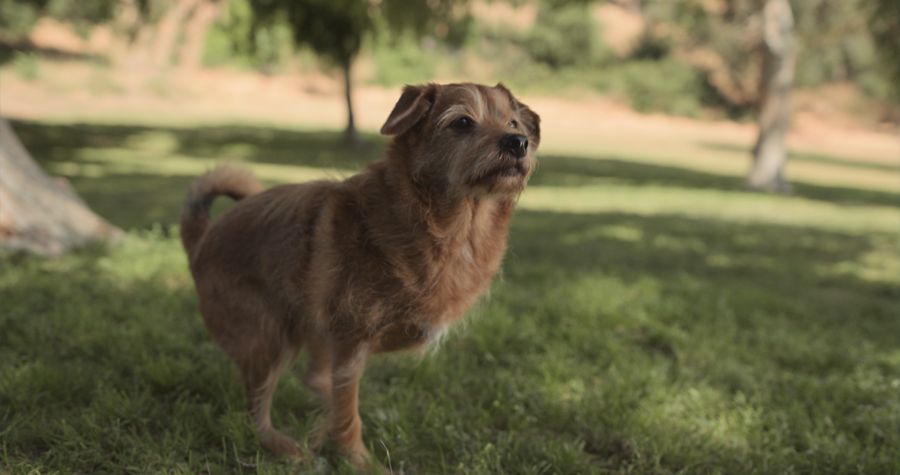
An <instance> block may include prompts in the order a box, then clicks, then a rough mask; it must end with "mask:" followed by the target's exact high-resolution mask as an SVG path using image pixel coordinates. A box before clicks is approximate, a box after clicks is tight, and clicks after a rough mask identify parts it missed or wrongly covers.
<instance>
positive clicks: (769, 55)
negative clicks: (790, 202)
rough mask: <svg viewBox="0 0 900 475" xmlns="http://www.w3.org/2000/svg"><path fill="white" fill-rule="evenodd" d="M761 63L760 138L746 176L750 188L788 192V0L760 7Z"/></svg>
mask: <svg viewBox="0 0 900 475" xmlns="http://www.w3.org/2000/svg"><path fill="white" fill-rule="evenodd" d="M762 26H763V34H762V48H763V54H764V56H763V64H762V80H761V81H760V95H759V96H760V106H759V112H758V114H757V122H758V124H759V135H758V138H757V140H756V145H755V146H754V147H753V165H752V167H751V169H750V173H749V175H748V176H747V185H748V186H749V187H751V188H756V189H764V190H768V191H776V192H782V193H783V192H789V191H790V185H789V184H788V182H787V180H786V179H785V176H784V166H785V163H786V162H787V145H786V143H785V136H786V135H787V131H788V128H789V127H790V121H791V87H792V86H793V82H794V63H795V61H796V56H795V51H794V38H793V36H794V17H793V14H792V13H791V6H790V4H788V2H787V0H766V4H765V7H763V25H762Z"/></svg>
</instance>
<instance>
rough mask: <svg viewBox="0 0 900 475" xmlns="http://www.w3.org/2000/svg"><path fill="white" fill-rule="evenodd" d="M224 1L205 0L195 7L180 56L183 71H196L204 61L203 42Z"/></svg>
mask: <svg viewBox="0 0 900 475" xmlns="http://www.w3.org/2000/svg"><path fill="white" fill-rule="evenodd" d="M221 7H222V2H220V1H217V0H203V1H201V2H200V4H199V5H197V8H195V9H194V14H193V15H191V18H190V20H188V23H187V25H186V26H185V30H184V44H182V45H181V52H180V54H179V57H178V66H179V68H181V69H182V70H183V71H196V70H197V69H200V66H201V65H202V63H203V43H204V41H205V40H206V33H207V32H208V31H209V27H210V26H212V24H213V22H214V21H216V17H217V16H218V15H219V10H220V9H221Z"/></svg>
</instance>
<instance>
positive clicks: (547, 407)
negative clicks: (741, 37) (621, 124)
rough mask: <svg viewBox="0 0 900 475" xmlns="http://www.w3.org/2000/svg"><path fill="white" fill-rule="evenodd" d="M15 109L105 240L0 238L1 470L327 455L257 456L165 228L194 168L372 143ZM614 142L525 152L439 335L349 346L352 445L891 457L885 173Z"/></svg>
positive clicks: (716, 456) (270, 463) (777, 461)
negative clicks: (466, 306)
mask: <svg viewBox="0 0 900 475" xmlns="http://www.w3.org/2000/svg"><path fill="white" fill-rule="evenodd" d="M15 126H16V128H17V130H18V131H19V132H20V135H21V137H22V139H23V141H24V142H25V143H26V145H27V146H28V148H29V149H30V150H31V151H32V153H33V154H34V155H35V157H36V158H37V159H38V160H40V161H41V164H42V165H43V166H44V167H45V168H47V169H48V170H50V171H52V172H53V173H56V174H59V175H62V176H66V177H68V178H69V179H70V180H71V181H72V183H73V185H74V186H75V188H76V189H77V191H78V192H79V193H80V194H81V195H82V196H83V197H84V198H85V199H86V200H87V201H88V203H89V204H90V205H91V206H92V207H93V208H94V209H95V210H97V211H98V212H100V213H101V214H103V215H104V216H106V217H108V218H109V219H110V220H112V221H113V222H114V223H116V224H118V225H119V226H122V227H124V228H125V229H126V230H127V231H128V233H127V236H126V238H125V239H124V241H123V242H122V243H121V244H120V245H118V246H116V247H114V248H110V249H103V248H95V249H87V250H84V251H81V252H79V253H75V254H72V255H69V256H66V257H64V258H62V259H58V260H42V259H35V258H25V257H21V256H6V257H2V258H0V329H2V331H0V472H3V471H8V472H10V473H28V472H29V471H31V470H34V471H39V472H41V473H44V472H62V473H69V472H78V473H101V472H105V473H123V472H129V471H140V472H153V473H157V472H163V471H170V472H177V473H200V472H208V473H291V472H295V471H297V470H300V471H309V472H315V473H323V472H325V473H327V472H328V471H329V467H330V466H331V465H332V464H334V461H333V460H331V461H329V459H328V458H327V457H317V458H315V459H312V460H311V461H309V462H308V463H306V464H301V465H300V466H295V465H291V464H287V463H284V462H283V461H280V460H278V459H275V458H273V457H271V456H269V455H267V454H265V453H261V452H259V445H258V443H257V441H256V440H255V439H254V436H253V433H252V432H251V431H250V429H249V424H248V421H247V418H246V416H245V414H244V400H243V396H242V395H241V392H240V390H239V387H238V384H237V383H236V379H235V375H234V371H233V370H232V369H231V366H230V364H229V362H228V360H227V359H226V357H225V356H224V355H223V354H222V353H221V352H220V351H219V350H218V349H217V348H216V347H215V345H214V344H213V343H212V341H211V340H210V338H209V337H208V335H207V334H206V331H205V330H204V328H203V325H202V322H201V319H200V316H199V314H198V312H197V309H196V300H195V297H194V292H193V288H192V284H191V280H190V276H189V275H188V272H187V269H186V264H185V259H184V256H183V253H182V251H181V248H180V244H179V242H178V237H177V228H176V227H175V223H176V222H177V218H178V215H179V211H180V207H181V203H182V199H183V196H184V192H185V190H186V188H187V186H188V184H189V183H190V181H191V180H192V179H193V177H194V176H196V175H197V174H199V173H202V172H203V171H205V170H207V169H208V168H209V167H211V166H213V164H215V163H217V162H218V161H220V160H225V159H227V160H230V161H234V162H238V163H242V164H244V165H246V166H249V167H251V168H252V169H253V170H254V171H255V172H256V173H257V174H259V175H260V176H261V177H262V178H263V179H264V180H266V181H267V182H268V183H271V184H275V183H283V182H293V181H304V180H309V179H315V178H322V177H341V176H346V175H347V174H349V173H352V172H353V171H354V170H357V169H359V168H360V167H361V166H364V164H365V163H367V162H368V161H370V160H372V159H374V158H375V157H377V156H378V155H379V154H380V153H381V143H380V142H378V141H377V139H375V138H373V137H370V140H372V141H373V143H372V144H371V145H370V146H368V147H364V148H362V149H354V148H344V147H342V146H340V145H337V142H338V140H339V137H340V134H339V133H336V132H330V131H294V130H287V129H282V128H269V127H249V126H246V127H245V126H231V127H206V126H204V127H189V126H179V127H175V128H169V127H165V126H146V125H141V124H135V125H131V126H111V125H103V124H82V125H78V126H63V125H60V124H48V123H18V124H15ZM726 153H731V152H726ZM631 158H633V157H631V156H630V155H629V154H628V153H627V150H624V151H622V152H621V153H605V152H602V151H601V152H596V153H595V154H593V155H590V156H585V154H581V155H579V154H572V155H567V154H561V153H556V154H554V153H550V152H548V153H546V154H545V156H544V158H543V159H542V163H541V167H540V168H539V170H538V173H537V175H535V177H534V180H533V182H532V185H531V187H530V188H529V190H528V191H527V192H526V193H525V194H524V195H523V196H522V198H521V202H520V207H519V208H520V209H519V210H518V211H517V213H516V215H515V218H514V221H513V225H512V231H511V237H510V248H509V253H508V256H507V259H506V262H505V265H504V270H503V272H502V274H501V276H500V278H499V279H498V280H497V282H496V283H495V285H494V287H493V289H492V291H491V293H490V296H489V297H488V298H486V299H485V300H484V302H483V303H482V304H480V305H479V306H478V308H476V309H475V310H474V311H473V312H472V314H471V315H470V316H469V317H468V318H467V320H466V323H465V324H464V325H462V326H461V327H460V328H458V329H457V330H456V331H454V332H452V334H451V336H450V337H449V339H448V341H447V342H446V343H445V344H444V346H443V347H442V348H441V350H440V351H439V352H437V353H435V354H433V355H431V356H429V357H427V358H425V359H418V358H415V357H412V356H409V355H390V356H386V357H382V358H377V359H375V360H374V361H373V362H372V364H371V366H370V368H369V370H368V372H367V374H366V377H365V380H364V383H363V392H362V400H361V406H362V413H363V418H364V423H365V427H366V429H365V431H366V439H367V442H368V443H369V445H370V449H371V450H372V451H373V452H374V453H375V454H377V456H378V458H379V459H380V460H381V461H382V463H383V464H385V465H389V466H390V467H391V468H392V469H393V470H394V471H395V472H397V473H400V472H401V471H403V472H404V473H484V474H488V473H490V474H494V473H609V472H614V473H674V472H680V473H849V472H852V473H898V472H900V458H898V457H897V454H898V453H900V431H898V430H897V428H898V427H900V396H898V395H900V351H898V350H897V335H900V318H898V315H900V290H898V289H900V248H898V236H900V210H898V207H897V202H898V201H897V200H898V198H900V192H898V191H900V190H893V191H892V190H888V189H883V188H881V187H880V185H878V184H874V185H872V186H864V183H863V182H865V180H857V178H858V177H857V178H852V173H849V172H848V175H847V176H851V178H849V179H847V180H844V181H842V182H841V184H840V186H823V185H822V184H821V183H818V182H816V180H810V181H804V180H803V179H800V180H798V183H797V187H796V194H795V195H793V196H773V195H765V194H758V193H752V192H747V191H745V190H743V188H742V186H741V181H740V177H739V176H737V175H733V176H732V175H729V174H728V173H731V172H728V173H724V174H723V173H708V172H706V171H701V169H702V165H700V162H698V163H697V165H696V168H691V167H684V166H681V165H679V166H674V165H673V164H679V163H682V162H678V161H674V162H672V163H668V162H667V163H663V162H660V161H657V162H651V161H648V160H644V159H640V158H637V159H635V160H631ZM820 158H824V159H825V161H826V162H828V161H829V160H831V161H830V162H828V166H830V167H839V168H845V169H847V170H850V169H854V168H860V167H857V166H856V165H853V164H850V165H846V164H844V165H842V164H841V163H842V160H846V158H845V157H820ZM863 169H865V170H867V172H868V171H873V170H874V169H873V168H867V169H866V168H864V167H863ZM878 171H881V172H884V173H891V172H890V170H878ZM817 183H818V184H817ZM274 417H275V420H276V424H277V425H279V426H281V427H283V428H284V429H285V430H287V431H288V432H289V433H291V434H292V435H294V436H296V437H298V438H300V439H301V440H303V441H304V442H308V440H306V439H305V438H304V437H305V434H306V433H307V432H308V431H309V430H311V429H312V428H313V427H314V426H315V424H316V423H317V422H318V421H320V420H321V417H322V413H321V409H320V408H319V406H318V404H317V403H316V401H315V398H314V397H313V396H312V395H311V394H309V393H308V392H307V391H305V390H304V388H303V387H302V384H301V383H300V382H299V381H298V379H297V378H286V379H285V380H284V381H283V382H282V383H281V386H280V389H279V392H278V394H277V397H276V402H275V416H274ZM339 470H340V469H339Z"/></svg>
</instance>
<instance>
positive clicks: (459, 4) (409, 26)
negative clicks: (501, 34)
mask: <svg viewBox="0 0 900 475" xmlns="http://www.w3.org/2000/svg"><path fill="white" fill-rule="evenodd" d="M469 4H470V0H432V1H429V2H410V1H408V0H383V1H381V2H380V3H379V8H378V12H377V13H378V15H379V16H380V17H382V18H383V19H384V20H385V21H384V23H383V24H382V25H380V26H381V27H382V30H383V31H384V32H388V31H390V32H393V33H395V34H396V33H400V34H402V33H411V34H412V36H413V37H415V38H423V37H432V38H434V39H436V40H439V41H441V42H443V43H445V44H448V45H450V46H451V47H459V46H462V45H463V44H464V43H465V41H466V40H467V39H468V38H469V36H470V35H471V30H472V27H473V24H474V19H473V18H472V15H471V13H470V12H469Z"/></svg>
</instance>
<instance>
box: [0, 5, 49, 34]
mask: <svg viewBox="0 0 900 475" xmlns="http://www.w3.org/2000/svg"><path fill="white" fill-rule="evenodd" d="M44 3H45V2H37V1H20V0H0V36H5V37H7V38H11V39H19V38H23V37H25V36H26V35H27V34H28V32H29V31H31V28H32V27H33V26H34V24H35V23H36V22H37V20H38V18H39V17H40V14H41V9H42V8H43V4H44Z"/></svg>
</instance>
